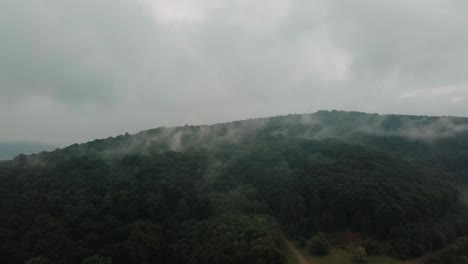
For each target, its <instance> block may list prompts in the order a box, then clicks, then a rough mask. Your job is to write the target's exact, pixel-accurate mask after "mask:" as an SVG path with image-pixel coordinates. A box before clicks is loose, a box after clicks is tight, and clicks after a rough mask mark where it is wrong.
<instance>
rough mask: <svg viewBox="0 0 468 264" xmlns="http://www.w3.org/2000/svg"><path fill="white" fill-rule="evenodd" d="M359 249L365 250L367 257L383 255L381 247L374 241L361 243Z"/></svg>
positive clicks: (368, 240)
mask: <svg viewBox="0 0 468 264" xmlns="http://www.w3.org/2000/svg"><path fill="white" fill-rule="evenodd" d="M361 247H362V248H364V249H365V251H366V253H367V255H369V256H373V255H380V254H382V253H384V250H383V249H382V245H381V244H380V243H379V242H378V241H377V240H374V239H366V240H364V241H362V243H361Z"/></svg>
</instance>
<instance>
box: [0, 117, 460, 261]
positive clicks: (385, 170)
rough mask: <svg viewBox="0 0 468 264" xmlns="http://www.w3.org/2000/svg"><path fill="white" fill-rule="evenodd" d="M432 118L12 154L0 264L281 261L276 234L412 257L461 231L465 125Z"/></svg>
mask: <svg viewBox="0 0 468 264" xmlns="http://www.w3.org/2000/svg"><path fill="white" fill-rule="evenodd" d="M395 118H396V119H395ZM413 119H414V120H413ZM353 120H354V121H353ZM389 120H390V121H389ZM411 120H413V121H411ZM440 120H441V119H437V118H426V117H419V118H416V117H404V116H402V117H399V118H397V116H391V117H385V118H384V117H381V116H377V115H365V114H362V113H344V112H321V113H318V114H315V115H305V116H303V115H291V116H287V117H276V118H272V119H258V120H250V121H245V122H234V123H229V124H219V125H215V126H213V127H192V126H186V127H180V128H173V129H166V128H160V129H156V130H149V131H145V132H142V133H139V134H137V135H123V136H119V137H117V138H109V139H107V140H97V141H94V142H91V143H87V144H81V145H73V146H70V147H68V148H65V149H62V150H57V151H55V152H51V153H43V154H40V155H32V156H24V155H20V156H18V157H17V158H15V159H14V160H13V161H10V162H7V163H1V164H0V259H1V260H2V262H3V263H25V262H26V263H29V264H33V263H96V262H99V263H110V262H112V263H207V264H209V263H284V262H285V254H284V251H285V247H284V245H283V239H284V237H289V238H292V239H309V238H311V237H313V236H315V235H316V234H317V233H319V232H322V233H328V234H330V233H334V232H339V231H348V230H350V231H354V232H359V233H361V234H362V236H363V237H367V238H369V239H372V240H373V241H377V243H379V245H378V246H380V245H381V247H382V251H381V252H382V253H385V254H390V255H394V256H397V257H400V258H409V257H415V256H420V255H423V254H425V253H426V252H430V251H433V250H436V249H439V248H442V247H444V246H445V245H447V244H449V243H451V242H452V241H454V240H455V239H456V238H457V237H459V236H462V235H464V234H467V233H468V221H467V220H468V215H467V213H466V209H465V206H464V205H463V204H462V202H461V200H460V197H459V190H458V188H457V185H458V186H459V185H460V183H462V182H463V179H464V177H465V176H466V168H465V166H466V164H464V163H463V164H462V163H461V162H460V160H462V159H463V158H464V157H465V155H466V152H464V150H463V146H467V144H468V140H465V139H466V135H465V132H464V130H463V127H464V123H463V122H462V121H463V119H460V120H459V119H450V124H451V127H450V128H446V127H444V126H442V125H441V124H448V123H447V121H440ZM393 123H395V124H396V125H395V124H394V125H391V124H393ZM353 124H354V126H353ZM357 124H360V125H363V124H367V128H365V129H363V127H362V126H361V128H360V129H357V127H356V125H357ZM377 124H378V125H377ZM410 124H413V127H411V129H416V131H417V130H418V129H421V128H423V127H425V128H429V127H431V128H432V129H433V130H434V131H433V132H431V133H428V135H429V134H430V137H429V136H427V135H426V136H424V138H415V137H414V135H411V133H409V132H408V133H407V132H404V129H406V130H408V129H410ZM446 126H447V125H446ZM371 128H372V129H371ZM382 128H383V129H382ZM455 128H456V129H455ZM327 131H328V132H327ZM366 131H367V132H366ZM326 132H327V133H328V134H329V137H326V136H324V135H325V134H326ZM455 142H456V143H455ZM449 150H452V154H453V155H452V156H450V155H448V151H449ZM420 154H421V155H420Z"/></svg>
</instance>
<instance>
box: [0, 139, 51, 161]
mask: <svg viewBox="0 0 468 264" xmlns="http://www.w3.org/2000/svg"><path fill="white" fill-rule="evenodd" d="M53 149H55V147H53V146H51V145H48V144H43V143H37V142H0V160H9V159H13V158H14V157H15V156H17V155H19V154H32V153H38V152H42V151H50V150H53Z"/></svg>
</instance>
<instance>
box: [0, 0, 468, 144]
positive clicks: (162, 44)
mask: <svg viewBox="0 0 468 264" xmlns="http://www.w3.org/2000/svg"><path fill="white" fill-rule="evenodd" d="M265 5H266V4H265V2H264V1H261V0H250V1H247V0H224V1H216V0H199V1H192V0H171V1H169V0H139V1H134V0H112V1H111V0H99V1H94V0H83V1H72V0H60V1H59V0H36V1H29V0H5V1H1V2H0V38H1V41H0V103H1V105H0V122H1V123H3V124H7V127H8V128H7V129H2V131H0V139H5V140H36V141H38V140H39V141H46V142H52V143H57V142H59V143H62V144H66V143H72V142H75V141H85V140H90V139H93V138H97V137H106V136H108V135H116V134H119V133H123V132H126V131H129V132H136V131H138V130H141V129H144V128H150V127H154V126H159V125H178V124H184V123H214V122H218V121H228V120H233V119H242V118H249V117H259V116H268V115H276V114H287V113H291V112H312V111H316V110H319V109H343V110H359V111H368V112H379V113H389V112H393V113H409V114H451V115H468V108H467V107H466V100H468V75H466V72H467V71H468V51H467V50H466V47H467V46H468V33H467V31H466V28H468V19H467V18H466V14H465V11H466V10H467V8H468V4H466V1H462V0H450V1H442V0H433V1H423V0H417V1H403V0H397V1H390V0H388V1H371V0H357V1H346V2H344V1H337V0H332V1H325V0H307V1H306V0H272V1H271V2H270V3H269V4H268V6H265ZM447 87H449V88H447ZM450 87H456V88H450ZM440 91H445V92H440Z"/></svg>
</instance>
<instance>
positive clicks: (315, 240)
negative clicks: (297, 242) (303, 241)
mask: <svg viewBox="0 0 468 264" xmlns="http://www.w3.org/2000/svg"><path fill="white" fill-rule="evenodd" d="M307 249H308V250H309V252H310V253H311V254H313V255H316V256H325V255H327V254H328V253H329V252H330V244H329V243H328V241H327V238H326V237H325V236H324V235H323V234H322V233H318V234H317V235H315V236H314V237H312V238H311V239H310V240H309V242H307Z"/></svg>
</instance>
